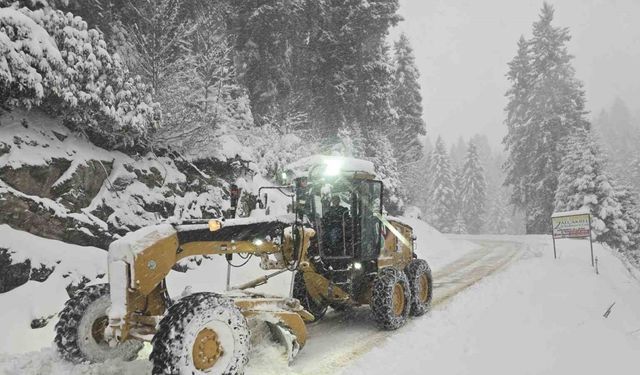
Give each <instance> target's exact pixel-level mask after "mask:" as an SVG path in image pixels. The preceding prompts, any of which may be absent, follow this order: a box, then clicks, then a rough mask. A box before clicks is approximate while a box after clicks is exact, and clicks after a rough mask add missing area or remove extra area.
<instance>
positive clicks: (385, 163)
mask: <svg viewBox="0 0 640 375" xmlns="http://www.w3.org/2000/svg"><path fill="white" fill-rule="evenodd" d="M367 141H368V144H367V147H366V152H367V155H369V156H367V157H366V159H368V160H369V161H371V162H372V163H373V165H374V166H375V168H376V174H377V175H378V178H380V180H382V182H383V184H384V190H385V193H384V202H383V203H384V207H385V209H386V210H387V211H388V212H390V213H391V214H394V215H397V214H399V213H400V212H401V210H402V208H403V206H404V200H403V198H404V197H403V188H402V183H401V181H400V175H399V172H398V162H397V160H396V158H395V156H394V153H393V146H391V142H390V141H389V139H388V138H387V137H386V135H384V134H382V133H373V134H369V135H368V136H367Z"/></svg>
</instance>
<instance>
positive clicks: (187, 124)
mask: <svg viewBox="0 0 640 375" xmlns="http://www.w3.org/2000/svg"><path fill="white" fill-rule="evenodd" d="M225 12H226V6H225V5H224V4H221V5H220V6H218V7H215V6H213V5H211V4H209V5H208V6H203V7H202V9H201V10H200V12H199V14H198V15H197V16H196V18H195V19H194V20H193V26H194V32H193V33H192V35H191V40H190V43H189V45H188V49H187V50H186V51H185V52H184V54H183V57H182V58H181V59H180V61H177V62H175V63H174V64H173V65H174V67H175V69H172V70H171V71H167V72H166V77H165V80H164V81H163V83H162V90H160V91H159V92H157V94H156V98H157V100H158V101H159V102H161V103H162V107H163V109H164V110H165V114H164V116H163V124H162V127H161V129H160V130H159V132H158V134H157V136H156V142H158V143H159V144H161V145H163V146H165V147H171V148H172V149H174V150H177V151H181V152H182V154H184V155H187V156H190V155H191V156H196V157H212V156H215V155H216V154H217V149H218V147H216V146H217V145H218V143H219V141H218V139H217V137H219V136H221V135H223V134H227V133H234V132H235V130H238V129H244V128H248V127H250V126H251V125H253V118H252V116H251V111H250V108H249V105H248V103H249V99H248V96H247V92H246V90H245V88H244V87H242V86H241V85H240V83H239V82H238V79H237V74H236V69H235V64H234V62H233V57H234V52H233V43H232V38H231V36H230V35H229V34H228V32H227V29H226V20H225V17H226V14H225Z"/></svg>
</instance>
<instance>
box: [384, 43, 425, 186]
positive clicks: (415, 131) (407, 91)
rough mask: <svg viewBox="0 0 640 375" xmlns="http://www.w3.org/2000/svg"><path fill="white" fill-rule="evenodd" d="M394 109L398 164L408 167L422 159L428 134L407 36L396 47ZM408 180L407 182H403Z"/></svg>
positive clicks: (394, 142) (392, 139) (393, 134)
mask: <svg viewBox="0 0 640 375" xmlns="http://www.w3.org/2000/svg"><path fill="white" fill-rule="evenodd" d="M394 62H395V72H394V76H393V109H394V111H395V114H396V116H397V125H396V127H395V128H393V129H391V130H392V133H391V136H390V138H391V142H392V143H393V146H394V150H395V152H396V156H397V158H398V161H399V162H400V163H402V165H403V166H406V165H408V164H410V163H415V162H416V161H418V160H420V158H422V155H423V154H422V143H421V142H420V137H419V136H420V135H426V134H427V132H426V128H425V123H424V120H423V119H422V95H421V94H420V84H419V83H418V80H419V78H420V73H419V72H418V68H417V67H416V62H415V57H414V55H413V49H412V48H411V45H410V43H409V38H407V36H406V35H405V34H404V33H403V34H401V35H400V39H399V40H398V41H397V42H396V43H395V44H394ZM403 180H404V179H403Z"/></svg>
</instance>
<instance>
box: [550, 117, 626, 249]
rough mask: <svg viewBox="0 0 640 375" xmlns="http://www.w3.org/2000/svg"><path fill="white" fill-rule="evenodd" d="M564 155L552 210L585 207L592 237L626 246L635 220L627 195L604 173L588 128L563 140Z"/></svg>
mask: <svg viewBox="0 0 640 375" xmlns="http://www.w3.org/2000/svg"><path fill="white" fill-rule="evenodd" d="M563 148H564V149H565V157H564V158H563V160H562V167H561V169H560V175H559V177H558V190H557V192H556V195H555V210H556V211H570V210H577V209H588V210H589V211H590V212H591V215H592V225H593V230H594V234H595V240H596V241H600V242H605V243H607V244H609V245H611V246H612V247H615V248H618V249H621V248H627V247H628V246H629V245H630V244H632V243H633V236H634V232H635V231H636V229H635V228H634V227H635V226H637V224H636V223H635V222H634V221H633V220H632V219H631V216H630V212H627V210H628V209H629V207H625V206H624V205H623V204H622V201H621V198H625V199H626V198H627V193H626V191H624V190H619V189H618V188H617V187H616V184H615V182H614V181H613V180H612V179H611V178H610V177H609V176H607V174H606V172H605V168H604V161H603V159H602V157H601V156H600V150H599V148H598V146H597V145H596V143H595V142H594V140H593V138H592V136H591V134H590V132H589V131H587V130H584V129H578V130H575V131H574V133H572V134H571V135H570V136H568V137H567V139H566V140H565V142H563Z"/></svg>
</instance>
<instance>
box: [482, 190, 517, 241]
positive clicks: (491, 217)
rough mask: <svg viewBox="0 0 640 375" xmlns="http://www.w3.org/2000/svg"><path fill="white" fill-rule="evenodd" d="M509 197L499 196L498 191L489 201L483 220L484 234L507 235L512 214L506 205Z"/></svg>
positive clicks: (499, 192) (505, 195)
mask: <svg viewBox="0 0 640 375" xmlns="http://www.w3.org/2000/svg"><path fill="white" fill-rule="evenodd" d="M508 200H509V197H508V195H507V194H501V191H500V190H499V191H498V192H497V194H494V197H493V199H491V200H490V201H489V205H488V207H487V210H486V211H487V212H486V215H485V218H484V230H485V232H486V233H493V234H507V233H509V230H510V228H511V225H512V217H513V216H512V214H511V212H509V205H508V204H507V202H508Z"/></svg>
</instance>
